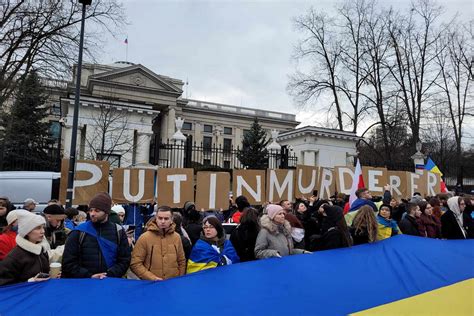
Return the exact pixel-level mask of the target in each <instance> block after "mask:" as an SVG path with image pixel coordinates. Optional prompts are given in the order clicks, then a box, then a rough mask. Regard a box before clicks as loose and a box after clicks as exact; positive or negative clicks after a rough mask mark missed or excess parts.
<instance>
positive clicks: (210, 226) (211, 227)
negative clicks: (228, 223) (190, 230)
mask: <svg viewBox="0 0 474 316" xmlns="http://www.w3.org/2000/svg"><path fill="white" fill-rule="evenodd" d="M202 229H203V230H204V229H215V227H214V226H212V225H209V226H202Z"/></svg>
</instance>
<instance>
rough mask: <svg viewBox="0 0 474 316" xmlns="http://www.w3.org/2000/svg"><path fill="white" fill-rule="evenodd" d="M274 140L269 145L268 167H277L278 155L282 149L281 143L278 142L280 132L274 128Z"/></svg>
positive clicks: (272, 132)
mask: <svg viewBox="0 0 474 316" xmlns="http://www.w3.org/2000/svg"><path fill="white" fill-rule="evenodd" d="M271 134H272V142H271V143H270V144H269V145H268V146H267V150H268V168H269V169H276V168H277V166H278V162H277V155H278V153H279V152H280V150H281V146H280V144H278V143H277V141H276V140H277V137H278V134H279V132H278V131H277V130H275V129H274V130H272V131H271Z"/></svg>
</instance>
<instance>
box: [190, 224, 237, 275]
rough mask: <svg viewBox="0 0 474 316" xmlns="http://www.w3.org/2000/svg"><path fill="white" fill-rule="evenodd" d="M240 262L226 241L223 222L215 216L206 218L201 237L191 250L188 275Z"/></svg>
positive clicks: (229, 243) (232, 247) (230, 244)
mask: <svg viewBox="0 0 474 316" xmlns="http://www.w3.org/2000/svg"><path fill="white" fill-rule="evenodd" d="M239 261H240V259H239V256H238V255H237V252H236V251H235V249H234V246H232V243H231V242H230V241H229V240H226V236H225V232H224V227H222V224H221V222H220V221H219V220H218V219H217V218H216V217H215V216H208V217H206V218H204V220H203V221H202V233H201V237H200V239H199V240H198V241H197V242H196V244H195V245H194V247H193V249H192V250H191V255H190V256H189V260H188V267H187V269H186V273H187V274H190V273H195V272H198V271H202V270H206V269H213V268H216V267H220V266H225V265H230V264H234V263H238V262H239Z"/></svg>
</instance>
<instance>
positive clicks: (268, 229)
mask: <svg viewBox="0 0 474 316" xmlns="http://www.w3.org/2000/svg"><path fill="white" fill-rule="evenodd" d="M266 210H267V215H263V216H262V217H261V218H260V231H259V233H258V236H257V241H256V243H255V257H256V258H258V259H264V258H272V257H277V258H280V257H284V256H288V255H295V254H300V253H309V252H308V251H305V250H302V249H295V248H294V247H293V239H292V237H291V225H290V223H289V222H288V221H287V220H285V211H284V210H283V208H282V207H281V206H280V205H276V204H270V205H268V206H267V208H266Z"/></svg>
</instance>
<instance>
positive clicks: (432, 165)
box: [425, 157, 443, 176]
mask: <svg viewBox="0 0 474 316" xmlns="http://www.w3.org/2000/svg"><path fill="white" fill-rule="evenodd" d="M425 169H426V170H428V171H430V172H432V173H437V174H439V175H440V176H443V173H442V172H441V170H439V168H438V166H437V165H436V164H435V163H434V161H433V160H431V158H430V157H428V160H427V161H426V164H425Z"/></svg>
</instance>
